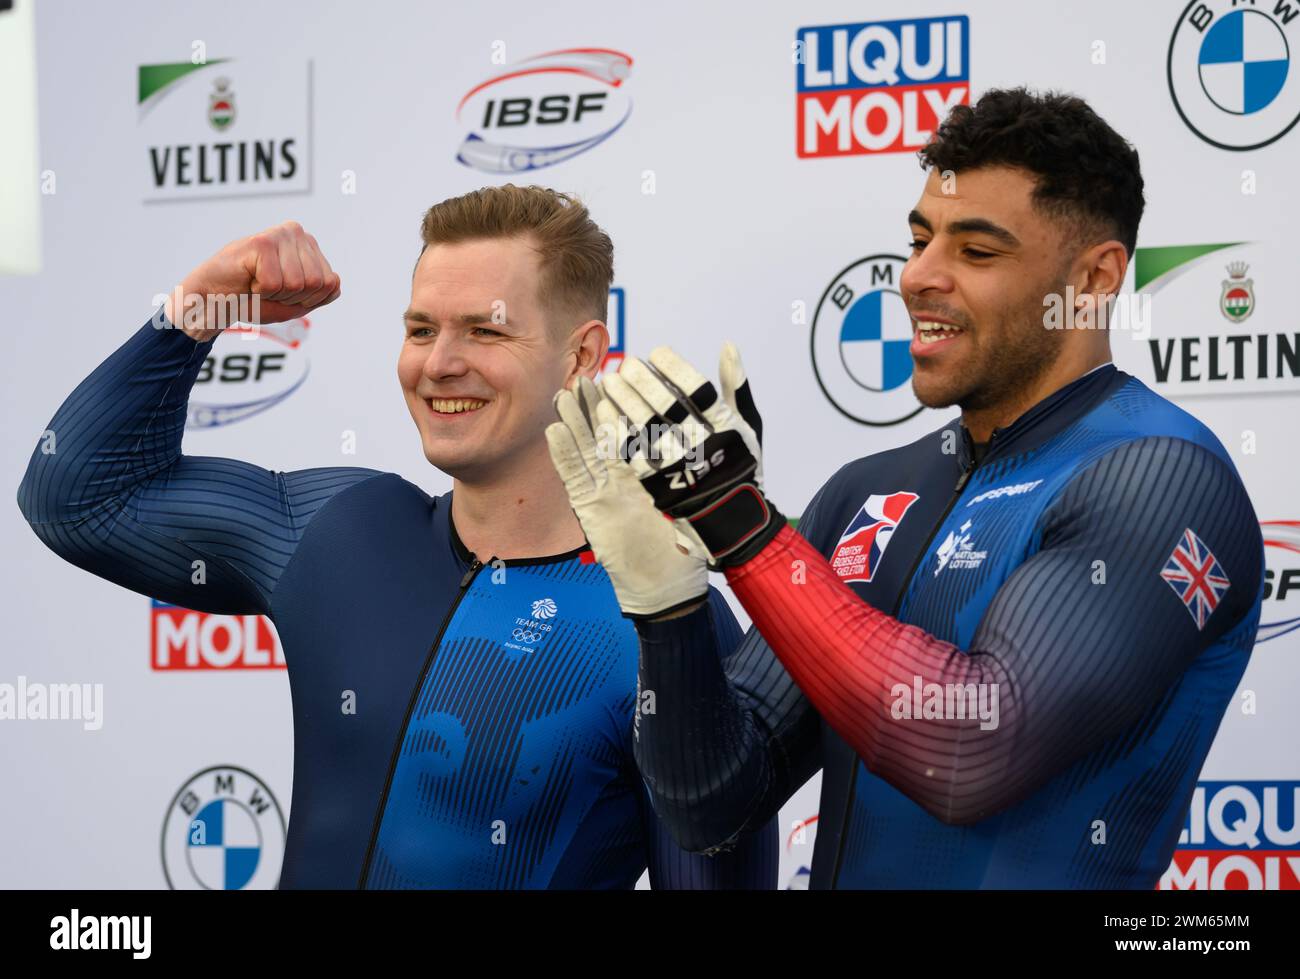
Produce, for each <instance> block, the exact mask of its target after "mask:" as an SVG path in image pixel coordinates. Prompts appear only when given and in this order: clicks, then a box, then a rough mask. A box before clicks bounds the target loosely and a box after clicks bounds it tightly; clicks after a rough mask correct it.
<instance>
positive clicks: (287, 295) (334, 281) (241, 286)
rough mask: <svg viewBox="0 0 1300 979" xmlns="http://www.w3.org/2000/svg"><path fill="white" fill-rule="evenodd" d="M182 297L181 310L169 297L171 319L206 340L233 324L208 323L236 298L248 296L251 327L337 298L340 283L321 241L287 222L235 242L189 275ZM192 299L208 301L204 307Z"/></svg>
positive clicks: (169, 317) (168, 305) (167, 308)
mask: <svg viewBox="0 0 1300 979" xmlns="http://www.w3.org/2000/svg"><path fill="white" fill-rule="evenodd" d="M181 292H182V294H183V296H184V298H183V300H182V302H183V305H182V307H181V308H180V309H177V308H176V306H175V303H176V296H175V294H174V293H173V294H172V295H170V296H168V298H167V304H166V307H165V311H166V314H167V319H168V320H170V321H171V323H172V324H173V325H175V326H178V327H180V328H181V329H183V330H184V331H185V332H186V333H187V334H189V335H190V336H191V337H193V338H194V339H195V340H199V341H203V340H210V339H212V338H213V337H214V336H216V335H217V334H218V333H220V332H221V330H222V329H224V328H225V327H227V326H230V325H231V323H229V322H209V314H210V313H211V312H212V311H213V310H215V309H222V308H229V307H228V305H227V304H228V303H229V302H233V301H235V297H245V298H244V299H243V300H242V301H243V302H244V303H246V304H247V305H246V306H244V307H243V308H245V309H250V310H253V311H254V315H253V316H252V317H251V321H252V322H255V323H281V322H283V321H284V320H291V319H295V318H296V317H299V316H302V315H304V314H305V313H309V312H311V310H313V309H316V308H317V307H320V306H324V305H325V304H326V303H332V302H333V301H334V300H335V299H338V297H339V294H340V283H339V277H338V276H337V275H336V274H335V273H334V270H333V269H332V268H330V263H329V262H328V261H327V260H326V258H325V256H324V255H323V254H322V253H321V250H320V246H319V245H318V244H316V239H315V238H313V237H312V236H311V235H309V234H307V232H306V231H304V230H303V229H302V225H300V224H299V223H298V222H297V221H286V222H284V224H278V225H276V226H275V227H274V228H268V229H267V230H265V231H260V232H258V233H257V234H255V235H250V236H249V237H247V238H240V239H239V240H238V241H232V242H231V243H230V244H229V245H227V246H226V247H225V248H223V249H221V251H219V252H217V253H216V254H215V255H213V256H212V257H211V258H209V259H208V260H207V261H206V262H204V263H203V264H202V265H200V266H199V267H198V268H196V269H195V270H194V271H193V272H191V273H190V274H189V275H187V276H186V277H185V280H184V282H182V283H181ZM191 296H198V297H200V298H201V299H202V300H203V302H202V308H200V306H199V303H197V302H196V301H194V300H192V299H191V298H190V297H191ZM254 296H256V297H257V305H253V299H252V297H254ZM225 297H229V299H227V298H225ZM178 316H179V317H180V319H177V317H178Z"/></svg>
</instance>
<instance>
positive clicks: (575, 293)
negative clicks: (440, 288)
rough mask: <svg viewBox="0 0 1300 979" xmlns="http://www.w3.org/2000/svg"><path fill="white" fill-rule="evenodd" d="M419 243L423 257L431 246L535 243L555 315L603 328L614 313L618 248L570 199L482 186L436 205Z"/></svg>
mask: <svg viewBox="0 0 1300 979" xmlns="http://www.w3.org/2000/svg"><path fill="white" fill-rule="evenodd" d="M420 237H421V239H422V240H423V241H424V246H423V247H422V248H421V249H420V255H421V256H423V255H424V251H425V249H427V248H428V247H429V246H430V245H452V244H456V243H458V242H462V241H475V240H481V239H485V238H486V239H491V238H525V239H528V240H529V241H530V243H531V245H532V246H533V248H534V249H535V250H536V251H537V255H538V270H539V272H540V278H539V281H538V283H537V297H538V300H539V302H540V303H541V304H542V306H543V307H544V308H545V309H546V310H547V311H548V313H550V312H555V313H559V314H561V315H562V316H570V317H579V318H581V319H583V320H587V319H595V320H600V321H601V322H602V323H603V322H605V318H606V316H607V315H608V313H609V288H610V286H611V285H612V284H613V282H614V243H613V242H612V241H610V239H609V235H607V234H605V232H604V231H602V230H600V228H599V227H598V226H597V225H596V223H595V222H594V221H592V219H591V215H590V214H589V213H588V212H587V208H586V206H585V205H584V204H583V203H582V202H581V201H580V200H578V198H576V197H574V196H573V195H571V194H562V193H560V192H559V191H556V190H551V189H550V188H548V187H536V186H531V187H516V186H515V185H514V184H506V185H504V186H502V187H483V188H480V189H479V190H473V191H470V192H469V193H468V194H463V195H461V196H460V197H452V198H449V199H448V200H445V201H443V202H441V203H440V204H434V205H433V207H431V208H429V210H428V211H426V212H425V214H424V219H423V220H422V221H421V223H420ZM416 264H417V266H418V265H419V262H418V260H417V262H416ZM554 319H555V317H552V320H554Z"/></svg>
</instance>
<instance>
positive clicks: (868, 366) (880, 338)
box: [811, 255, 922, 425]
mask: <svg viewBox="0 0 1300 979" xmlns="http://www.w3.org/2000/svg"><path fill="white" fill-rule="evenodd" d="M906 262H907V259H906V258H904V257H903V256H901V255H871V256H868V257H867V258H864V259H860V260H859V261H857V262H854V263H853V264H852V265H850V266H849V267H848V268H846V269H845V270H844V271H843V272H841V273H840V274H839V275H837V276H836V277H835V279H834V280H833V281H832V282H831V284H830V285H829V286H827V287H826V291H825V292H824V293H822V297H821V299H820V300H819V301H818V303H817V311H816V313H814V314H813V325H812V336H811V345H812V362H813V374H814V375H815V376H816V377H817V384H818V386H820V387H821V389H822V393H823V394H825V395H826V397H827V398H828V399H829V400H830V403H831V404H832V405H834V406H835V407H836V409H838V410H839V412H840V413H841V414H843V415H845V416H847V417H849V418H852V419H853V420H854V421H855V422H861V423H862V424H863V425H896V424H898V423H899V422H905V421H907V420H908V419H909V418H912V417H913V416H915V415H916V414H917V413H918V412H920V410H921V407H922V405H921V403H920V402H919V401H917V400H916V395H915V394H913V393H912V385H911V383H910V381H911V380H912V353H911V346H912V318H911V316H910V315H909V314H908V312H907V306H906V304H904V302H903V296H902V293H901V292H900V291H899V287H898V280H899V276H901V275H902V273H903V266H904V264H906Z"/></svg>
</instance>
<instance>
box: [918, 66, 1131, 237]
mask: <svg viewBox="0 0 1300 979" xmlns="http://www.w3.org/2000/svg"><path fill="white" fill-rule="evenodd" d="M917 155H918V156H919V157H920V159H921V165H922V166H923V167H926V168H927V169H928V168H930V167H936V168H938V170H939V172H940V173H942V172H944V171H946V170H951V171H953V172H954V173H956V172H960V171H962V170H973V169H975V168H977V167H984V166H1008V167H1016V168H1019V169H1022V170H1026V171H1028V172H1029V173H1032V174H1033V175H1034V176H1035V177H1037V186H1036V187H1035V188H1034V194H1033V200H1034V203H1035V205H1037V206H1038V208H1039V209H1040V210H1042V211H1043V212H1044V213H1046V214H1049V215H1051V216H1053V217H1055V218H1058V219H1060V220H1061V221H1063V222H1065V223H1066V224H1067V226H1068V227H1067V236H1068V237H1067V241H1070V242H1072V243H1073V244H1074V245H1075V246H1077V247H1082V246H1084V245H1086V244H1092V243H1094V242H1095V241H1097V240H1103V236H1104V237H1114V238H1115V239H1116V240H1118V241H1120V242H1122V243H1123V244H1124V247H1125V249H1127V251H1128V254H1129V257H1130V258H1132V257H1133V248H1134V247H1135V245H1136V244H1137V229H1138V222H1140V221H1141V220H1142V209H1143V206H1144V201H1143V198H1142V186H1143V185H1142V171H1141V168H1140V167H1139V166H1138V153H1137V150H1135V149H1134V148H1133V147H1132V146H1131V145H1130V144H1129V143H1128V142H1127V141H1125V139H1124V137H1122V136H1120V134H1119V133H1117V132H1115V130H1113V129H1111V128H1110V126H1108V125H1107V124H1106V122H1105V120H1104V119H1102V118H1101V116H1099V115H1097V113H1095V112H1093V110H1092V107H1091V106H1089V105H1088V103H1087V102H1085V101H1083V99H1081V98H1078V97H1077V96H1074V95H1067V94H1064V93H1060V92H1045V93H1042V94H1037V93H1034V92H1030V91H1029V90H1027V89H1025V88H1009V89H990V90H989V91H987V92H985V93H984V94H983V95H982V96H981V97H980V99H979V101H978V102H976V103H975V105H973V106H969V105H959V106H957V107H956V108H954V109H953V110H952V111H951V112H950V113H949V114H948V118H947V119H945V120H944V121H943V123H942V124H940V126H939V130H938V132H937V133H935V136H934V139H933V140H931V142H930V143H929V144H928V145H926V146H925V147H924V148H923V149H921V150H920V152H919V153H918V154H917Z"/></svg>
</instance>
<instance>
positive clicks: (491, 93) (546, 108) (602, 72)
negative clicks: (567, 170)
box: [456, 48, 632, 173]
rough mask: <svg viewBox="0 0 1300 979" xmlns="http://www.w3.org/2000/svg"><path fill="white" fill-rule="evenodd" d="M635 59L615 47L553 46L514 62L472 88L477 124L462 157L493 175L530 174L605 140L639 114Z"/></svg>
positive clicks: (469, 119) (469, 107)
mask: <svg viewBox="0 0 1300 979" xmlns="http://www.w3.org/2000/svg"><path fill="white" fill-rule="evenodd" d="M631 70H632V59H631V57H629V56H628V55H626V54H623V53H622V52H621V51H611V50H609V49H607V48H569V49H566V50H563V51H551V52H548V53H546V54H539V55H536V56H535V57H532V58H526V59H524V60H523V61H521V62H519V63H517V64H514V65H509V66H506V67H505V68H504V69H503V70H502V71H501V72H499V73H498V74H496V75H494V76H493V77H491V78H489V79H487V80H486V81H484V82H480V83H479V84H477V85H475V86H474V87H473V88H471V89H470V90H469V91H468V92H466V93H465V95H464V97H462V98H461V100H460V104H459V105H457V106H456V118H457V120H458V121H459V122H461V123H463V124H465V125H466V126H468V127H469V130H470V131H469V133H468V135H466V137H465V139H464V141H463V142H462V143H461V144H460V149H459V151H458V152H457V153H456V159H457V160H459V161H460V162H461V163H463V164H465V166H467V167H473V168H474V169H475V170H483V171H486V172H487V173H525V172H527V171H529V170H539V169H541V168H542V167H549V166H554V165H555V164H557V163H563V162H564V161H565V160H568V159H571V158H573V157H575V156H577V155H578V154H580V153H585V152H587V151H588V150H590V149H592V148H594V147H596V146H598V145H600V144H601V143H603V142H604V141H605V140H607V139H609V137H610V136H612V135H614V133H616V132H618V130H619V129H620V128H622V126H623V123H625V122H627V119H628V116H630V115H631V114H632V100H631V99H629V98H628V97H627V94H626V93H625V92H624V91H623V83H624V82H625V81H626V80H627V78H628V75H629V74H630V73H631Z"/></svg>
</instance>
